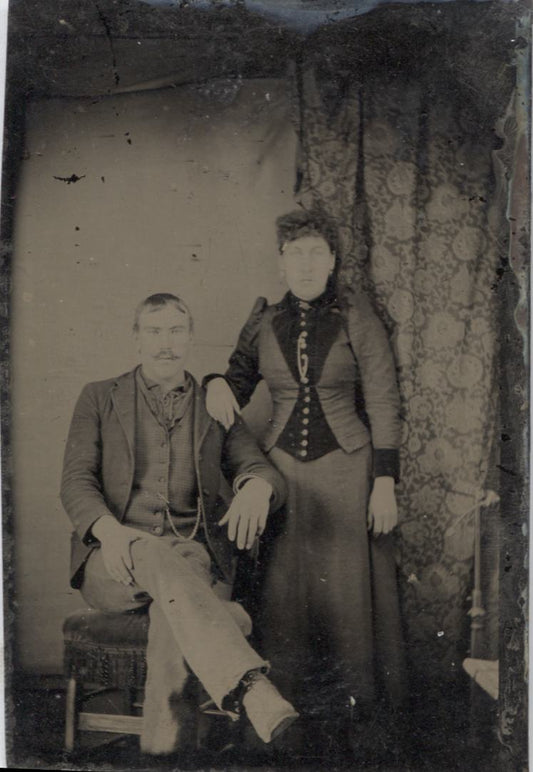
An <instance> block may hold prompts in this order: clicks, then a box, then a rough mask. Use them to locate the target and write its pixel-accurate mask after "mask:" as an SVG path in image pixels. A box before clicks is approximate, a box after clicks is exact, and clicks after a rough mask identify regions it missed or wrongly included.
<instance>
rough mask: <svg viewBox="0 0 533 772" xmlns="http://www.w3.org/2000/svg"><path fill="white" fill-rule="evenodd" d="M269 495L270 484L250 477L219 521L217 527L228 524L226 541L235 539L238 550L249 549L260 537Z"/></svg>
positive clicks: (268, 504) (270, 492)
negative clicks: (257, 537)
mask: <svg viewBox="0 0 533 772" xmlns="http://www.w3.org/2000/svg"><path fill="white" fill-rule="evenodd" d="M271 495H272V486H271V485H270V483H268V482H267V481H266V480H263V478H262V477H252V478H251V479H250V480H247V481H246V482H245V483H244V485H243V486H242V488H241V489H240V490H239V492H238V493H237V494H236V495H235V498H234V499H233V501H232V502H231V506H230V508H229V509H228V511H227V512H226V514H225V515H224V517H223V518H222V520H220V521H219V523H218V524H219V525H226V523H227V524H228V539H229V540H230V541H235V537H236V538H237V547H238V548H239V549H240V550H242V549H245V548H246V549H250V547H252V545H253V543H254V541H255V538H256V536H261V534H262V533H263V531H264V530H265V526H266V521H267V517H268V510H269V506H270V496H271Z"/></svg>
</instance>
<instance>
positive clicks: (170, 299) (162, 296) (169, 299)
mask: <svg viewBox="0 0 533 772" xmlns="http://www.w3.org/2000/svg"><path fill="white" fill-rule="evenodd" d="M163 306H174V307H175V308H177V309H178V311H181V312H182V314H187V316H188V317H189V330H190V332H191V333H192V331H193V321H192V316H191V312H190V311H189V309H188V307H187V304H186V303H185V302H184V301H183V300H182V299H181V298H179V297H178V296H177V295H171V294H170V292H157V293H156V294H155V295H150V296H149V297H147V298H145V299H144V300H142V301H141V302H140V303H139V305H138V306H137V308H136V309H135V316H134V318H133V332H139V317H140V316H141V314H142V312H143V311H145V310H146V309H148V310H150V311H155V310H156V309H158V308H162V307H163Z"/></svg>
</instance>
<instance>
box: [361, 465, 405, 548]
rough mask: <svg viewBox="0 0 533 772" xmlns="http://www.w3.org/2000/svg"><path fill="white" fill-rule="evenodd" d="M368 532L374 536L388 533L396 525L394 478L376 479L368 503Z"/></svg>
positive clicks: (396, 511) (396, 510)
mask: <svg viewBox="0 0 533 772" xmlns="http://www.w3.org/2000/svg"><path fill="white" fill-rule="evenodd" d="M367 525H368V530H369V531H373V532H374V535H375V536H379V534H381V533H390V531H392V529H393V528H394V527H395V526H396V525H398V507H397V505H396V496H395V495H394V477H376V479H375V480H374V487H373V489H372V493H371V494H370V501H369V502H368V518H367Z"/></svg>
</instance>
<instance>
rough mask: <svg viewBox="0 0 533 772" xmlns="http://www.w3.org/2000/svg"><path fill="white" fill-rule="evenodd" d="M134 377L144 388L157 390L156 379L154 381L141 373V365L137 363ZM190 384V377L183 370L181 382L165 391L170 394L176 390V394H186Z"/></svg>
mask: <svg viewBox="0 0 533 772" xmlns="http://www.w3.org/2000/svg"><path fill="white" fill-rule="evenodd" d="M136 377H137V379H138V380H139V381H140V382H141V384H142V385H143V386H144V387H145V388H146V389H149V390H150V391H153V390H158V387H159V384H158V383H157V381H154V380H152V379H151V378H148V377H147V376H146V375H145V374H144V373H143V371H142V365H139V366H138V367H137V372H136ZM191 385H192V378H191V376H190V374H189V373H188V372H185V373H184V379H183V383H180V384H179V385H178V386H174V388H173V389H170V391H169V392H167V393H168V394H170V393H172V392H176V393H177V394H186V393H187V392H188V391H190V389H191ZM159 388H160V387H159Z"/></svg>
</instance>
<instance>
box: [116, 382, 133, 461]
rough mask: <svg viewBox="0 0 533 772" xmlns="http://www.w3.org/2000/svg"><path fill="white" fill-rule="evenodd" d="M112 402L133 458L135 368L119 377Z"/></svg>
mask: <svg viewBox="0 0 533 772" xmlns="http://www.w3.org/2000/svg"><path fill="white" fill-rule="evenodd" d="M111 402H112V404H113V407H114V408H115V411H116V413H117V417H118V420H119V423H120V425H121V427H122V430H123V431H124V434H125V436H126V440H127V443H128V448H129V450H130V453H131V457H132V458H133V447H134V441H135V370H134V371H133V372H131V373H126V375H122V376H121V377H120V378H118V379H117V381H116V383H115V385H114V387H113V389H112V391H111Z"/></svg>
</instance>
